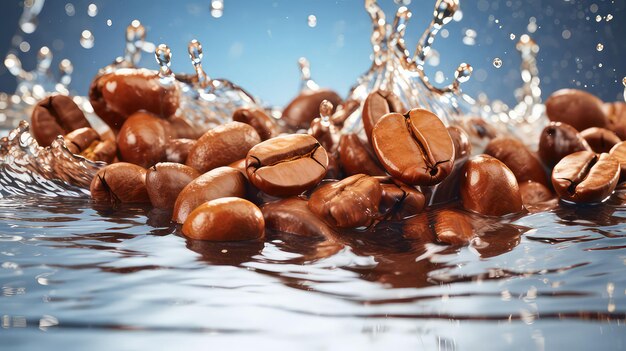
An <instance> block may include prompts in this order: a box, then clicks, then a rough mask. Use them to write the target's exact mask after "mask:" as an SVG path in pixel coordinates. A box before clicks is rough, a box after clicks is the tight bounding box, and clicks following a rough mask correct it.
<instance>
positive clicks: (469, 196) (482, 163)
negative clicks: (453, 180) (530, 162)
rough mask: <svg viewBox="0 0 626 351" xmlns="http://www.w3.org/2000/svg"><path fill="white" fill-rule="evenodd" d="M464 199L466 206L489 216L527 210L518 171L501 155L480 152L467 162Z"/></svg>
mask: <svg viewBox="0 0 626 351" xmlns="http://www.w3.org/2000/svg"><path fill="white" fill-rule="evenodd" d="M461 200H462V202H463V207H464V208H465V209H466V210H469V211H472V212H476V213H480V214H482V215H486V216H504V215H507V214H511V213H519V212H520V211H522V210H523V206H522V197H521V195H520V193H519V186H518V184H517V180H516V179H515V175H514V174H513V172H511V170H510V169H509V168H508V167H507V166H506V165H505V164H504V163H502V162H500V161H499V160H498V159H496V158H494V157H491V156H489V155H478V156H476V157H474V158H472V159H470V160H469V161H467V163H466V164H465V169H464V171H463V177H462V178H461Z"/></svg>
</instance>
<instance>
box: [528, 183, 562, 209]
mask: <svg viewBox="0 0 626 351" xmlns="http://www.w3.org/2000/svg"><path fill="white" fill-rule="evenodd" d="M519 192H520V195H521V196H522V203H523V204H524V207H526V208H529V207H532V206H537V205H539V204H542V203H545V202H548V201H550V200H552V199H553V198H554V196H553V195H552V192H551V191H550V189H548V188H547V187H546V186H545V185H543V184H541V183H538V182H533V181H525V182H520V183H519Z"/></svg>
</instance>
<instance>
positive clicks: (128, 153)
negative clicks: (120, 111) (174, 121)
mask: <svg viewBox="0 0 626 351" xmlns="http://www.w3.org/2000/svg"><path fill="white" fill-rule="evenodd" d="M167 142H168V139H167V137H166V130H165V128H164V126H163V124H162V123H161V119H160V118H158V117H156V116H155V115H153V114H150V113H146V112H143V111H140V112H136V113H134V114H132V115H131V116H130V117H128V119H127V120H126V121H125V122H124V125H123V126H122V128H121V129H120V132H119V134H118V135H117V146H118V149H119V156H120V159H121V160H122V161H125V162H130V163H134V164H136V165H139V166H142V167H150V166H152V165H154V164H156V163H157V162H161V161H163V160H164V159H165V145H166V144H167Z"/></svg>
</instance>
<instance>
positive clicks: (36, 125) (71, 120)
mask: <svg viewBox="0 0 626 351" xmlns="http://www.w3.org/2000/svg"><path fill="white" fill-rule="evenodd" d="M85 127H91V126H90V125H89V122H88V121H87V119H86V118H85V114H83V111H82V110H81V109H80V108H79V107H78V105H76V104H75V103H74V101H73V100H72V98H70V97H69V96H65V95H52V96H48V97H47V98H45V99H43V100H41V101H39V102H38V103H37V105H35V108H34V109H33V114H32V116H31V126H30V132H31V134H32V135H33V137H35V140H37V143H38V144H39V146H42V147H46V146H50V144H52V142H53V141H54V139H56V137H57V136H59V135H65V134H67V133H69V132H71V131H74V130H76V129H78V128H85Z"/></svg>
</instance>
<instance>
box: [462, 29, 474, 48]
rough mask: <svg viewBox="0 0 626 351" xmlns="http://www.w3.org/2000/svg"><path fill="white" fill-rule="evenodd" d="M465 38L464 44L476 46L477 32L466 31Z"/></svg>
mask: <svg viewBox="0 0 626 351" xmlns="http://www.w3.org/2000/svg"><path fill="white" fill-rule="evenodd" d="M464 34H465V35H464V36H463V44H465V45H468V46H473V45H475V44H476V35H477V33H476V31H475V30H473V29H469V28H468V29H466V30H465V33H464Z"/></svg>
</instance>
